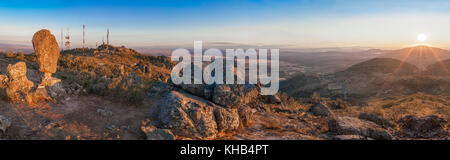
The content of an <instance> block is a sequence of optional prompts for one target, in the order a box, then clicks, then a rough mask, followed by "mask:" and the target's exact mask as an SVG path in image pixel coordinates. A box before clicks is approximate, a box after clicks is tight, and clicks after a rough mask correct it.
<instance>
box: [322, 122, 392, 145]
mask: <svg viewBox="0 0 450 160" xmlns="http://www.w3.org/2000/svg"><path fill="white" fill-rule="evenodd" d="M328 130H329V131H330V132H331V133H334V134H338V135H360V136H365V137H370V138H373V139H377V140H392V139H393V137H392V135H391V134H390V133H389V132H387V131H386V130H385V129H383V128H381V127H379V126H378V125H377V124H375V123H373V122H368V121H363V120H360V119H357V118H353V117H336V118H332V119H330V121H329V122H328Z"/></svg>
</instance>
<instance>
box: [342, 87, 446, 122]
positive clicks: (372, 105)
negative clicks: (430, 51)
mask: <svg viewBox="0 0 450 160" xmlns="http://www.w3.org/2000/svg"><path fill="white" fill-rule="evenodd" d="M361 112H368V113H374V114H377V115H380V116H382V117H384V118H386V119H388V120H391V121H398V120H399V119H400V118H402V117H404V116H406V115H415V116H418V117H424V116H427V115H437V116H439V117H442V118H444V119H445V120H447V121H450V99H449V97H445V96H435V95H429V94H423V93H417V94H413V95H409V96H398V97H392V98H386V99H373V100H370V101H369V106H367V107H359V106H351V107H347V108H345V109H339V110H335V113H336V114H338V115H346V116H354V117H356V116H358V115H359V113H361Z"/></svg>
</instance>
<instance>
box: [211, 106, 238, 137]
mask: <svg viewBox="0 0 450 160" xmlns="http://www.w3.org/2000/svg"><path fill="white" fill-rule="evenodd" d="M214 117H215V119H216V122H217V129H218V131H219V132H223V131H225V132H229V131H233V130H236V129H237V128H239V114H238V111H237V109H225V108H222V107H216V108H214Z"/></svg>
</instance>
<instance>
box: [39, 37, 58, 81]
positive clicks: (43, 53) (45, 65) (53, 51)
mask: <svg viewBox="0 0 450 160" xmlns="http://www.w3.org/2000/svg"><path fill="white" fill-rule="evenodd" d="M32 41H33V48H34V51H35V52H36V58H37V63H38V65H39V71H41V72H43V73H44V76H43V78H42V82H41V84H40V86H53V85H54V84H55V83H58V82H60V80H59V79H56V78H53V77H52V74H53V73H55V72H56V68H57V67H58V58H59V56H60V53H59V47H58V43H57V42H56V38H55V36H54V35H52V34H51V33H50V31H49V30H46V29H42V30H40V31H38V32H36V33H35V34H34V36H33V40H32ZM41 88H42V87H41Z"/></svg>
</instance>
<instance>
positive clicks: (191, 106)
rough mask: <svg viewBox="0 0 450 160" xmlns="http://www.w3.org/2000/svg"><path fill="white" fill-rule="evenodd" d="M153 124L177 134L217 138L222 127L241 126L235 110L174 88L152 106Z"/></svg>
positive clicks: (224, 128) (199, 137) (231, 128)
mask: <svg viewBox="0 0 450 160" xmlns="http://www.w3.org/2000/svg"><path fill="white" fill-rule="evenodd" d="M152 118H153V119H155V120H156V121H155V122H154V124H155V125H156V126H157V127H159V128H164V129H170V130H171V131H172V132H173V133H174V134H175V135H177V136H181V137H186V138H195V139H210V138H214V137H215V136H216V134H217V133H218V132H219V131H231V130H234V129H236V128H237V127H238V126H239V115H238V113H237V111H236V110H233V109H228V108H223V107H221V106H218V105H216V104H214V103H211V102H209V101H207V100H205V99H203V98H201V97H197V96H193V95H190V94H187V93H183V92H177V91H171V92H169V93H167V94H166V95H165V96H164V97H163V98H161V99H160V100H159V101H158V102H157V104H156V106H155V108H153V110H152Z"/></svg>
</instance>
